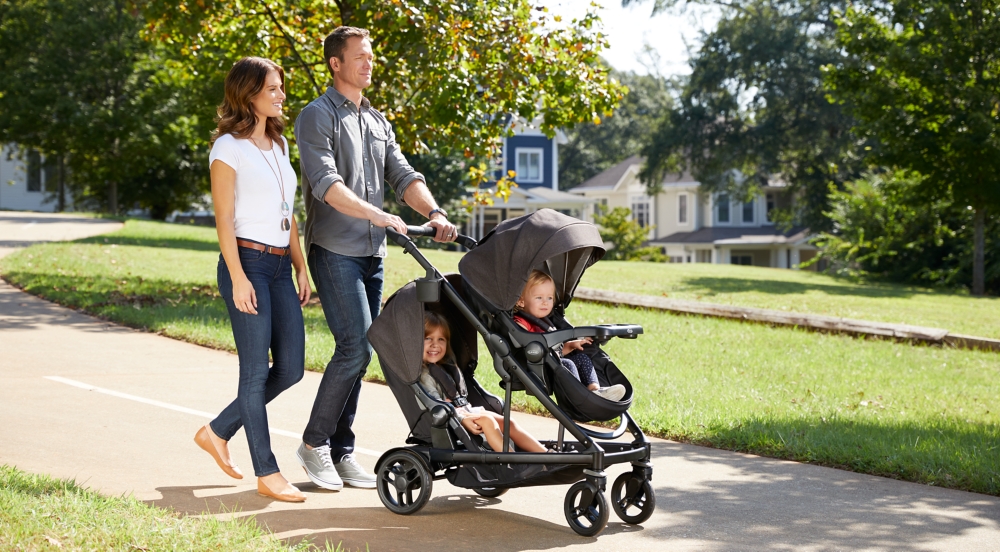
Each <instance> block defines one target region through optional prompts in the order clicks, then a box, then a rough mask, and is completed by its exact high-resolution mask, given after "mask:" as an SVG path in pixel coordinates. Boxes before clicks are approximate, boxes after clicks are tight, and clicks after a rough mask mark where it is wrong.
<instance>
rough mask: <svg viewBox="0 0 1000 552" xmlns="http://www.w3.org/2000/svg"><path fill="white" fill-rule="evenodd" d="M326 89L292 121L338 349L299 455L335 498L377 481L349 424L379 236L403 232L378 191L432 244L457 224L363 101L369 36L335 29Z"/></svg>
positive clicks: (378, 290) (376, 289) (364, 355)
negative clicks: (423, 228) (419, 223)
mask: <svg viewBox="0 0 1000 552" xmlns="http://www.w3.org/2000/svg"><path fill="white" fill-rule="evenodd" d="M323 55H324V57H325V58H326V61H327V65H328V66H329V69H330V71H331V73H333V87H331V88H328V89H327V91H326V94H324V95H322V96H320V97H319V98H317V99H316V100H314V101H313V102H312V103H310V104H309V105H308V106H306V108H305V109H303V110H302V113H301V114H299V117H298V119H297V120H296V122H295V138H296V140H297V141H298V146H299V155H300V158H301V169H302V195H303V197H304V199H305V205H306V213H307V218H306V229H305V246H306V251H307V256H308V262H309V270H310V272H312V277H313V281H314V282H315V283H316V291H317V292H318V294H319V297H320V302H321V303H322V304H323V313H324V314H325V315H326V322H327V325H329V327H330V331H331V332H332V333H333V337H334V339H336V342H337V345H336V349H335V351H334V353H333V357H332V358H331V359H330V362H329V364H327V366H326V373H324V374H323V380H322V381H321V382H320V386H319V391H318V392H317V394H316V400H315V402H314V403H313V408H312V413H311V414H310V416H309V423H308V424H307V425H306V430H305V432H304V433H303V435H302V440H303V443H302V444H301V445H300V446H299V449H298V451H297V456H298V458H299V462H300V463H301V464H302V467H303V468H305V470H306V473H307V474H308V475H309V479H311V480H312V481H313V483H315V484H317V485H319V486H320V487H323V488H326V489H331V490H338V489H340V488H342V487H343V485H344V483H347V484H349V485H353V486H355V487H364V488H374V487H375V476H374V475H372V474H371V473H368V472H366V471H365V470H364V469H363V468H362V467H361V466H360V465H359V464H358V462H357V460H356V459H355V458H354V454H353V452H354V432H353V431H352V430H351V425H352V423H353V422H354V414H355V412H356V411H357V407H358V395H359V393H360V391H361V378H362V376H363V375H364V374H365V370H366V368H367V366H368V363H369V362H370V361H371V358H372V348H371V345H370V344H369V343H368V339H367V337H366V335H365V334H366V332H367V331H368V327H369V326H371V322H372V318H374V317H375V316H377V315H378V312H379V308H380V307H381V303H382V284H383V281H382V275H383V272H382V259H383V258H384V257H385V254H386V239H385V237H386V236H385V233H386V231H385V229H386V228H389V227H391V228H394V229H395V230H396V231H398V232H401V233H405V232H406V224H405V223H404V222H403V220H402V219H400V218H399V217H397V216H395V215H392V214H389V213H386V212H385V211H383V210H382V200H383V189H384V186H385V185H386V184H388V185H389V186H391V187H392V189H393V190H394V191H395V192H396V197H397V198H400V203H403V204H405V205H409V206H410V207H411V208H412V209H414V210H415V211H417V212H419V213H420V214H422V215H424V216H426V217H428V219H430V222H429V223H428V224H429V225H430V226H433V227H434V228H435V229H436V230H437V233H436V235H435V237H434V239H435V240H436V241H439V242H443V241H449V240H454V239H455V237H456V235H457V233H456V229H455V225H453V224H451V223H450V222H448V220H447V213H445V212H444V210H443V209H441V208H439V207H438V206H437V204H436V203H435V202H434V198H433V197H431V194H430V192H429V191H428V189H427V185H426V182H425V180H424V177H423V175H421V174H420V173H418V172H416V171H415V170H413V168H412V167H411V166H410V165H409V163H407V162H406V159H405V158H404V157H403V154H402V153H401V152H400V151H399V145H398V144H397V143H396V139H395V134H394V133H393V131H392V125H390V124H389V122H388V121H387V120H386V118H385V117H384V116H383V115H382V114H381V113H379V112H378V111H376V110H375V109H373V108H372V107H371V105H370V104H369V102H368V99H367V98H365V97H364V96H363V95H362V92H363V91H364V89H365V88H367V87H368V86H369V85H371V82H372V80H371V78H372V66H373V65H374V56H373V54H372V46H371V41H370V40H369V38H368V31H367V30H365V29H358V28H355V27H338V28H337V29H335V30H334V31H333V32H332V33H330V36H328V37H326V40H325V41H324V43H323Z"/></svg>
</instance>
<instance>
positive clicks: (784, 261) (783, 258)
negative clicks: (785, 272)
mask: <svg viewBox="0 0 1000 552" xmlns="http://www.w3.org/2000/svg"><path fill="white" fill-rule="evenodd" d="M774 253H775V256H777V257H778V263H777V264H776V265H775V266H777V267H778V268H788V249H786V248H784V247H782V248H779V249H776V250H775V251H774Z"/></svg>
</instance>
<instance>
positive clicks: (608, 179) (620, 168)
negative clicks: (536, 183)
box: [569, 155, 697, 193]
mask: <svg viewBox="0 0 1000 552" xmlns="http://www.w3.org/2000/svg"><path fill="white" fill-rule="evenodd" d="M645 161H646V159H645V158H644V157H642V156H640V155H633V156H632V157H629V158H628V159H626V160H624V161H622V162H621V163H618V164H617V165H614V166H612V167H610V168H607V169H605V170H603V171H601V172H599V173H597V174H596V175H594V176H592V177H590V178H589V179H587V180H585V181H584V182H583V183H582V184H580V185H579V186H576V187H574V188H570V190H569V191H570V192H576V193H581V192H586V191H592V190H613V189H615V188H616V187H617V186H618V184H619V183H620V182H621V180H622V177H624V176H625V174H626V173H627V172H628V171H629V169H631V168H632V167H635V168H636V169H638V168H639V167H641V166H642V164H643V163H644V162H645ZM678 182H691V183H696V182H697V181H696V180H695V179H694V177H693V176H691V174H690V173H687V172H685V173H683V174H677V173H671V174H668V175H667V176H666V177H664V179H663V184H675V183H678Z"/></svg>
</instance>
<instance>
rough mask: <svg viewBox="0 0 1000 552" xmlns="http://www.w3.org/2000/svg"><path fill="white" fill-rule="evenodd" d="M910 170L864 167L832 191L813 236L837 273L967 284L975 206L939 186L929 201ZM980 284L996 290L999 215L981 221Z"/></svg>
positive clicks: (921, 181)
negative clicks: (825, 220) (825, 224)
mask: <svg viewBox="0 0 1000 552" xmlns="http://www.w3.org/2000/svg"><path fill="white" fill-rule="evenodd" d="M925 180H926V177H921V176H920V175H918V174H916V173H912V172H911V173H906V172H903V171H896V172H894V173H879V174H875V173H869V174H867V175H865V176H864V177H863V178H861V179H858V180H856V181H854V182H850V183H848V184H847V186H846V187H845V188H844V190H835V191H833V193H832V195H831V200H830V203H831V210H830V212H829V216H830V218H831V220H832V221H833V229H832V230H831V231H830V232H827V233H824V234H822V235H821V236H820V237H819V241H818V245H820V246H821V247H822V248H823V256H824V257H826V258H827V259H830V260H831V261H832V263H831V264H832V266H833V270H834V271H835V272H836V273H839V274H842V275H846V276H852V277H861V278H868V279H875V280H887V281H893V282H903V283H909V284H917V285H932V286H947V287H956V286H962V285H967V284H968V282H969V280H970V277H971V273H972V262H971V261H972V256H971V254H970V253H971V251H970V249H971V244H972V233H973V226H974V225H973V219H974V216H975V215H974V213H973V211H972V210H971V209H969V208H968V207H967V206H965V205H963V204H962V202H958V201H955V200H954V198H953V197H951V194H950V193H948V192H949V191H946V192H945V193H944V194H941V195H939V196H938V197H937V198H935V199H933V200H932V201H931V202H930V203H928V202H927V198H926V197H925V195H924V194H923V192H922V191H921V187H922V186H923V185H924V181H925ZM986 235H987V251H988V255H987V258H986V267H987V268H986V283H987V289H988V290H990V291H991V292H993V293H998V292H1000V241H998V236H1000V217H993V218H992V219H991V220H989V221H988V222H987V233H986Z"/></svg>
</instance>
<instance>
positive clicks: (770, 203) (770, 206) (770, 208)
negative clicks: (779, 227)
mask: <svg viewBox="0 0 1000 552" xmlns="http://www.w3.org/2000/svg"><path fill="white" fill-rule="evenodd" d="M765 197H766V199H767V213H766V214H765V215H764V216H765V217H766V218H767V221H768V222H774V221H773V219H771V211H773V210H774V205H775V197H774V192H771V193H769V194H767V196H765Z"/></svg>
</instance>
